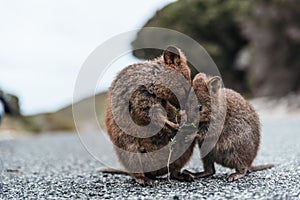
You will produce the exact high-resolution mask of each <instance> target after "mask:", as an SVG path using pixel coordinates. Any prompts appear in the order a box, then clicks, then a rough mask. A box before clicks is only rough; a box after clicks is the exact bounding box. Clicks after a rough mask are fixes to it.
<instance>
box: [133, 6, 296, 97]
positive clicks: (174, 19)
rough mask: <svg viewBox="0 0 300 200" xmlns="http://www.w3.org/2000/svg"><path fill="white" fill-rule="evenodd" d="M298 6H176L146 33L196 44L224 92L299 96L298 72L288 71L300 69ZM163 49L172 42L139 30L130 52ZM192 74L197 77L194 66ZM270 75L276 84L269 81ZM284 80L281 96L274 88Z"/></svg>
mask: <svg viewBox="0 0 300 200" xmlns="http://www.w3.org/2000/svg"><path fill="white" fill-rule="evenodd" d="M299 6H300V4H299V1H297V0H286V1H283V0H266V1H253V0H248V1H236V0H210V1H207V0H178V1H176V2H174V3H171V4H169V5H167V6H166V7H164V8H163V9H161V10H159V11H157V12H156V14H155V15H154V16H153V17H152V18H151V19H150V20H149V21H148V22H147V23H146V24H145V25H144V27H163V28H169V29H173V30H176V31H179V32H181V33H184V34H186V35H188V36H190V37H191V38H193V39H194V40H196V41H197V42H199V43H200V44H201V45H202V46H203V47H204V48H205V49H206V50H207V52H208V53H209V54H210V56H211V57H212V59H213V60H214V62H215V63H216V65H217V66H218V68H219V70H220V72H221V75H222V77H223V80H224V83H225V86H226V87H230V88H233V89H235V90H237V91H239V92H242V93H243V94H244V95H246V96H283V95H286V94H288V93H290V92H296V91H299V81H298V80H299V78H300V75H299V67H298V68H296V64H294V65H293V66H291V65H290V63H297V65H298V66H299V64H300V62H299V61H300V58H299V57H297V56H296V54H298V55H299V40H298V39H299V37H300V31H299V30H300V28H299V27H300V20H299V13H300V7H299ZM290 29H292V30H290ZM289 30H290V31H289ZM288 32H292V33H291V34H293V35H292V36H293V38H292V37H290V36H291V34H288ZM161 43H163V44H166V46H167V45H168V44H173V43H174V38H172V37H167V36H166V35H159V34H153V33H151V32H150V33H149V32H147V31H144V30H143V29H142V30H141V31H140V32H139V33H138V34H137V37H136V38H135V40H134V41H133V42H132V47H133V48H134V49H136V48H140V47H142V46H153V45H155V44H161ZM293 43H294V44H293ZM179 47H180V44H179ZM183 51H184V52H185V53H186V56H187V58H188V59H192V58H193V57H197V56H199V55H198V54H197V52H195V49H193V47H191V49H183ZM160 53H161V51H157V50H153V49H139V50H135V51H134V52H133V54H134V56H136V57H138V58H143V59H149V58H153V57H155V56H158V55H159V54H160ZM274 55H276V57H275V58H274ZM290 55H295V56H290ZM274 60H276V62H274ZM283 69H285V70H283ZM192 72H193V75H194V74H195V73H196V70H195V69H193V66H192ZM273 74H274V76H276V79H277V81H276V80H275V79H272V78H270V77H273ZM295 74H296V75H295ZM287 78H288V81H289V82H290V83H289V84H287V83H284V84H283V85H281V86H280V90H279V89H276V88H274V86H275V85H278V80H280V81H284V80H287ZM289 78H290V79H289ZM296 79H297V80H296ZM285 82H287V81H285Z"/></svg>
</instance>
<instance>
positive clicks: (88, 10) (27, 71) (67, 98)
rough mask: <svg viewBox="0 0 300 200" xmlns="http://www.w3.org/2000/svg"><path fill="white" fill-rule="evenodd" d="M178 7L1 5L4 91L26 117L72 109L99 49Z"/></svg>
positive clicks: (73, 2) (40, 1) (150, 3)
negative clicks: (83, 72)
mask: <svg viewBox="0 0 300 200" xmlns="http://www.w3.org/2000/svg"><path fill="white" fill-rule="evenodd" d="M173 1H174V0H146V1H141V0H128V1H120V0H107V1H99V0H89V1H83V0H47V1H46V0H26V1H17V0H9V1H4V0H2V1H0V87H1V88H2V89H4V90H5V91H7V92H9V93H14V94H16V95H17V96H18V97H19V98H20V101H21V106H22V111H23V113H24V114H34V113H39V112H48V111H55V110H57V109H59V108H61V107H63V106H65V105H68V104H70V103H71V102H72V96H73V88H74V83H75V80H76V77H77V74H78V72H79V70H80V67H81V65H82V63H83V62H84V61H85V59H86V58H87V57H88V55H89V54H90V53H91V52H92V51H93V50H94V49H95V48H96V47H97V46H99V45H100V44H101V43H102V42H104V41H106V40H107V39H109V38H111V37H112V36H115V35H117V34H120V33H122V32H125V31H131V30H133V29H136V28H141V27H142V26H143V25H144V23H145V22H146V21H147V20H148V19H149V18H150V17H151V16H153V15H154V14H155V12H156V11H157V10H158V9H160V8H162V7H164V6H165V5H167V4H168V3H170V2H173ZM128 43H130V41H128ZM124 60H128V62H130V61H131V62H133V61H135V59H134V58H132V56H128V58H127V59H124Z"/></svg>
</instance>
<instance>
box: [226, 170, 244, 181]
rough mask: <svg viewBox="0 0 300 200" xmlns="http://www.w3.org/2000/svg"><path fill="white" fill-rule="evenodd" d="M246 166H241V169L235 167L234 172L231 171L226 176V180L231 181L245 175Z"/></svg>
mask: <svg viewBox="0 0 300 200" xmlns="http://www.w3.org/2000/svg"><path fill="white" fill-rule="evenodd" d="M247 170H248V169H247V168H243V169H236V172H235V173H232V174H230V175H229V176H228V177H227V181H228V182H232V181H235V180H237V179H239V178H242V177H243V176H245V175H246V173H247Z"/></svg>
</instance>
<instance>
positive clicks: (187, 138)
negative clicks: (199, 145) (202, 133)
mask: <svg viewBox="0 0 300 200" xmlns="http://www.w3.org/2000/svg"><path fill="white" fill-rule="evenodd" d="M196 138H198V134H197V131H195V132H194V133H192V134H189V135H187V136H185V138H184V141H185V142H186V143H189V142H191V141H194V140H195V139H196Z"/></svg>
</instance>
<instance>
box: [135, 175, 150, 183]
mask: <svg viewBox="0 0 300 200" xmlns="http://www.w3.org/2000/svg"><path fill="white" fill-rule="evenodd" d="M133 177H134V179H135V182H137V183H138V184H140V185H141V186H152V185H153V180H152V179H150V178H148V177H146V176H145V175H144V174H135V175H133Z"/></svg>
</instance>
